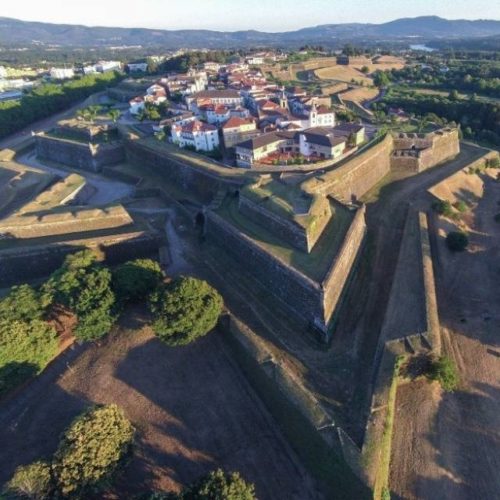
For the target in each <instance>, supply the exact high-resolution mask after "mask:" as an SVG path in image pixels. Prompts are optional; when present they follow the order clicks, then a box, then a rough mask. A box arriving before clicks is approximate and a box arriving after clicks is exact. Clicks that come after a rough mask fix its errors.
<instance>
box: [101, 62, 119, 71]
mask: <svg viewBox="0 0 500 500" xmlns="http://www.w3.org/2000/svg"><path fill="white" fill-rule="evenodd" d="M95 69H96V70H97V71H98V72H99V73H107V72H108V71H120V70H121V69H122V63H121V62H120V61H99V62H98V63H97V64H96V65H95Z"/></svg>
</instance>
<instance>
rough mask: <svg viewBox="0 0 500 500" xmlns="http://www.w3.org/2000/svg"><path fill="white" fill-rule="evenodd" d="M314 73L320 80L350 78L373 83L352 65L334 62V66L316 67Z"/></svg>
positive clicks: (346, 80)
mask: <svg viewBox="0 0 500 500" xmlns="http://www.w3.org/2000/svg"><path fill="white" fill-rule="evenodd" d="M314 74H315V75H316V76H317V77H318V78H319V79H320V80H338V81H340V82H351V81H352V80H356V81H357V82H359V81H361V82H363V83H364V84H365V85H372V84H373V80H372V79H371V78H369V77H367V76H366V75H365V74H363V73H362V72H361V71H360V70H359V69H357V68H355V67H353V66H345V65H341V64H336V65H334V66H328V67H326V68H320V69H317V70H315V71H314Z"/></svg>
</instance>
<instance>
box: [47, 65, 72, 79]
mask: <svg viewBox="0 0 500 500" xmlns="http://www.w3.org/2000/svg"><path fill="white" fill-rule="evenodd" d="M74 76H75V71H74V69H73V68H50V78H53V79H54V80H66V79H68V78H74Z"/></svg>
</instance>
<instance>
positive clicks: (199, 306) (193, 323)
mask: <svg viewBox="0 0 500 500" xmlns="http://www.w3.org/2000/svg"><path fill="white" fill-rule="evenodd" d="M150 305H151V311H152V313H153V315H154V318H155V320H154V323H153V329H154V331H155V332H156V335H157V336H158V337H159V338H160V339H161V340H163V341H164V342H166V343H167V344H169V345H186V344H189V343H190V342H192V341H194V340H195V339H197V338H198V337H201V336H203V335H205V334H207V333H208V332H209V331H210V330H212V329H213V328H214V327H215V325H216V324H217V320H218V318H219V316H220V314H221V312H222V306H223V301H222V297H221V296H220V295H219V293H218V292H217V290H215V289H214V288H212V287H211V286H210V285H209V284H208V283H207V282H206V281H202V280H199V279H196V278H192V277H185V276H183V277H181V278H178V279H176V280H175V281H172V282H171V283H168V284H166V285H164V286H162V287H160V288H159V289H158V290H157V291H155V292H154V293H153V294H152V297H151V301H150Z"/></svg>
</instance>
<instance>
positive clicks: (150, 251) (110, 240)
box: [0, 231, 162, 287]
mask: <svg viewBox="0 0 500 500" xmlns="http://www.w3.org/2000/svg"><path fill="white" fill-rule="evenodd" d="M161 245H162V238H161V237H160V235H159V234H158V233H152V232H145V231H131V232H128V233H124V234H119V235H111V236H103V237H92V238H81V239H77V240H69V241H64V242H59V243H57V244H47V245H34V246H25V247H16V248H12V249H9V250H1V251H0V287H10V286H12V285H16V284H20V283H25V282H27V281H31V280H34V279H39V278H45V277H46V276H49V275H50V274H51V273H53V272H54V271H56V270H57V269H59V268H60V267H61V265H62V264H63V262H64V259H65V257H66V255H68V254H70V253H74V252H76V251H78V250H83V249H85V248H90V249H93V250H96V251H97V253H99V254H100V256H101V258H102V259H103V260H104V261H105V262H106V263H107V264H110V265H116V264H121V263H123V262H126V261H127V260H130V259H137V258H145V257H150V256H158V250H159V248H160V246H161Z"/></svg>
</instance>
